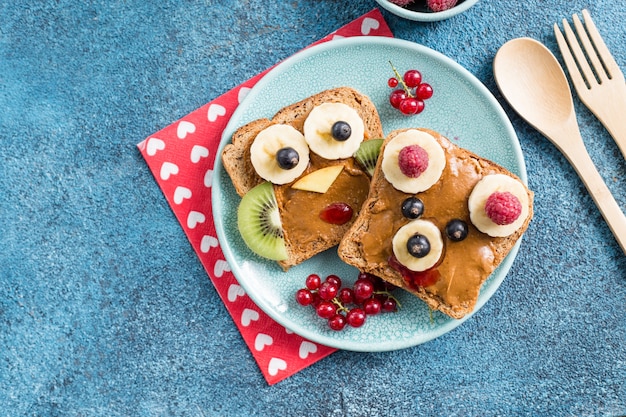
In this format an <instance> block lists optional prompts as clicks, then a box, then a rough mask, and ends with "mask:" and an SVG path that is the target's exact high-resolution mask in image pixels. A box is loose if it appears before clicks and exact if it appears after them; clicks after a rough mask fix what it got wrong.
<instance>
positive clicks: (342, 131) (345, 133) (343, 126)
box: [330, 120, 352, 142]
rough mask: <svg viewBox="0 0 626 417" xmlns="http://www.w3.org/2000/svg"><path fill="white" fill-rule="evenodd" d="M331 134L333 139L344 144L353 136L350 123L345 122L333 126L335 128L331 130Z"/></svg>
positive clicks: (341, 121) (338, 122)
mask: <svg viewBox="0 0 626 417" xmlns="http://www.w3.org/2000/svg"><path fill="white" fill-rule="evenodd" d="M330 134H331V136H332V137H333V139H335V140H338V141H339V142H343V141H345V140H348V139H350V136H351V135H352V128H351V127H350V125H349V124H348V123H346V122H344V121H343V120H339V121H337V122H335V123H334V124H333V127H332V128H331V129H330Z"/></svg>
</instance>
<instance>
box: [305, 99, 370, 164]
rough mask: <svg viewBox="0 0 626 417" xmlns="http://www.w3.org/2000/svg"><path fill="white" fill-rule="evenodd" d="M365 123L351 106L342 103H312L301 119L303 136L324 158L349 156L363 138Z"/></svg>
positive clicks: (314, 150)
mask: <svg viewBox="0 0 626 417" xmlns="http://www.w3.org/2000/svg"><path fill="white" fill-rule="evenodd" d="M364 137H365V125H364V124H363V120H362V119H361V117H360V116H359V114H358V113H357V112H356V110H354V109H353V108H352V107H350V106H348V105H346V104H343V103H323V104H320V105H319V106H316V107H315V108H314V109H313V110H311V113H309V115H308V116H307V118H306V120H305V121H304V138H305V140H306V142H307V143H308V144H309V147H310V148H311V150H312V151H313V152H315V153H316V154H318V155H319V156H321V157H322V158H325V159H330V160H334V159H343V158H349V157H351V156H352V155H353V154H354V153H355V152H356V151H357V150H358V149H359V146H360V145H361V142H363V139H364Z"/></svg>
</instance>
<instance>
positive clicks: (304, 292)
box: [296, 288, 313, 306]
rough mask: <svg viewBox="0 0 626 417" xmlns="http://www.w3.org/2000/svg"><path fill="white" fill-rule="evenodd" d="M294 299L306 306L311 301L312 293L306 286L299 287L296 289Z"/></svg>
mask: <svg viewBox="0 0 626 417" xmlns="http://www.w3.org/2000/svg"><path fill="white" fill-rule="evenodd" d="M296 301H297V302H298V304H300V305H301V306H308V305H311V303H313V294H312V293H311V291H309V290H308V289H306V288H300V289H299V290H298V291H296Z"/></svg>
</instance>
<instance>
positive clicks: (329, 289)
mask: <svg viewBox="0 0 626 417" xmlns="http://www.w3.org/2000/svg"><path fill="white" fill-rule="evenodd" d="M338 292H339V287H338V286H337V285H335V284H334V283H332V282H328V281H324V282H322V285H320V288H319V290H317V293H318V294H319V295H320V298H321V299H322V300H325V301H330V300H332V299H333V298H335V297H336V296H337V293H338Z"/></svg>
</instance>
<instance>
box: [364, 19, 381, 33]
mask: <svg viewBox="0 0 626 417" xmlns="http://www.w3.org/2000/svg"><path fill="white" fill-rule="evenodd" d="M379 27H380V22H379V21H378V20H376V19H372V18H371V17H366V18H365V19H363V22H362V23H361V33H362V34H364V35H369V34H370V32H371V31H372V30H376V29H378V28H379Z"/></svg>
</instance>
